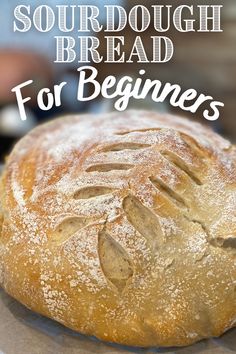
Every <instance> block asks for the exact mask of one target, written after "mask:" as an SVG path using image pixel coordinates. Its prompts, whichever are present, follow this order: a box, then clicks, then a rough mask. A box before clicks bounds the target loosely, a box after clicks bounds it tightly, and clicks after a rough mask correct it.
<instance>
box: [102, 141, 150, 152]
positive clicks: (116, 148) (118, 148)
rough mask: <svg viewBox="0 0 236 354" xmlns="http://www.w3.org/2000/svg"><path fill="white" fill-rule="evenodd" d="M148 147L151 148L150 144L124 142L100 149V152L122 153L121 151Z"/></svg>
mask: <svg viewBox="0 0 236 354" xmlns="http://www.w3.org/2000/svg"><path fill="white" fill-rule="evenodd" d="M150 146H151V145H150V144H139V143H129V142H124V143H118V144H112V145H108V146H106V147H105V148H102V150H101V151H103V152H109V151H110V152H112V151H123V150H141V149H145V148H148V147H150Z"/></svg>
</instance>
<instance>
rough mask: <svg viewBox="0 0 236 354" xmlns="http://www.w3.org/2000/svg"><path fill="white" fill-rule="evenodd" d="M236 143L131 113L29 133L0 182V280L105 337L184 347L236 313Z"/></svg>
mask: <svg viewBox="0 0 236 354" xmlns="http://www.w3.org/2000/svg"><path fill="white" fill-rule="evenodd" d="M235 162H236V154H235V147H234V146H233V145H231V144H230V143H229V142H228V141H227V140H225V139H223V138H221V137H220V136H219V135H217V134H215V133H213V132H212V131H210V130H209V129H207V128H205V127H204V126H202V125H200V124H197V123H193V122H190V121H188V120H186V119H183V118H180V117H175V116H171V115H160V114H157V113H153V112H140V111H138V112H136V111H128V112H125V113H113V114H108V115H101V116H89V115H85V116H68V117H66V118H65V117H63V118H61V119H58V120H55V121H52V122H51V123H48V124H46V125H42V126H40V127H38V128H36V129H35V130H34V131H32V132H31V133H30V134H29V135H27V136H26V137H25V138H23V139H22V140H21V141H20V142H19V143H18V144H17V145H16V146H15V148H14V150H13V152H12V153H11V155H10V157H9V158H8V161H7V164H6V167H5V170H4V174H3V176H2V179H1V184H0V185H1V187H0V189H1V195H2V200H1V205H2V206H1V212H0V214H1V215H2V217H0V220H2V221H1V222H0V224H1V227H0V230H1V231H0V233H1V236H0V262H1V266H0V270H1V275H0V282H1V285H2V287H3V288H4V289H5V290H6V292H8V293H9V294H10V295H11V296H13V297H14V298H16V299H17V300H18V301H20V302H21V303H22V304H24V305H25V306H27V307H28V308H30V309H32V310H34V311H36V312H38V313H40V314H42V315H45V316H47V317H50V318H52V319H54V320H56V321H58V322H60V323H62V324H64V325H65V326H67V327H70V328H72V329H74V330H76V331H79V332H81V333H84V334H88V335H94V336H96V337H98V338H100V339H102V340H105V341H110V342H116V343H121V344H127V345H134V346H145V347H147V346H156V345H158V346H184V345H189V344H191V343H194V342H196V341H198V340H201V339H203V338H208V337H212V336H219V335H221V334H222V333H223V332H225V331H226V330H227V329H229V328H231V327H233V326H235V323H236V291H235V289H236V287H235V284H236V267H235V264H236V222H235V220H236V171H235V166H236V164H235Z"/></svg>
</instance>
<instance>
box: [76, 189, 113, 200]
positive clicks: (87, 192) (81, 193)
mask: <svg viewBox="0 0 236 354" xmlns="http://www.w3.org/2000/svg"><path fill="white" fill-rule="evenodd" d="M114 191H115V189H114V188H108V187H104V186H89V187H85V188H81V189H80V190H78V191H77V192H75V194H74V199H90V198H96V197H99V196H101V195H107V194H110V193H112V192H114Z"/></svg>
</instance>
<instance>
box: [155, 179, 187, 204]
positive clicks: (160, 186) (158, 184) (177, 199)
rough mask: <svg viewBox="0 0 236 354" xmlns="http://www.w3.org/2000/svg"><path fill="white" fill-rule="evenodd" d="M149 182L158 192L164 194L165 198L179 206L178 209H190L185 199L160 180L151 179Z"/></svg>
mask: <svg viewBox="0 0 236 354" xmlns="http://www.w3.org/2000/svg"><path fill="white" fill-rule="evenodd" d="M149 180H150V181H151V183H152V184H153V185H154V187H155V188H156V189H157V190H158V191H160V192H162V193H163V194H164V195H165V196H167V197H168V198H170V199H171V200H172V201H173V202H174V203H175V204H177V206H178V207H180V208H185V209H188V206H187V205H186V202H185V201H184V199H183V198H182V197H181V196H180V195H179V194H178V193H176V192H175V191H174V190H173V189H171V188H170V187H169V186H168V185H167V184H166V183H164V182H163V181H162V180H161V179H160V178H158V177H149Z"/></svg>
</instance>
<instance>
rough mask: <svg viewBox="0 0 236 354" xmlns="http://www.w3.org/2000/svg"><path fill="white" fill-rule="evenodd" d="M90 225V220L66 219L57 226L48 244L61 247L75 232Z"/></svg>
mask: <svg viewBox="0 0 236 354" xmlns="http://www.w3.org/2000/svg"><path fill="white" fill-rule="evenodd" d="M91 223H92V221H91V220H90V219H85V218H80V217H69V218H66V219H64V220H63V221H62V222H61V223H60V224H59V225H58V226H57V228H56V230H55V231H54V232H53V235H52V236H51V238H50V242H51V243H54V244H55V245H60V246H61V245H62V244H63V243H65V242H66V241H68V239H70V237H72V236H74V234H75V233H76V232H77V231H79V230H80V229H82V228H84V227H86V226H87V225H89V224H91Z"/></svg>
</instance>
